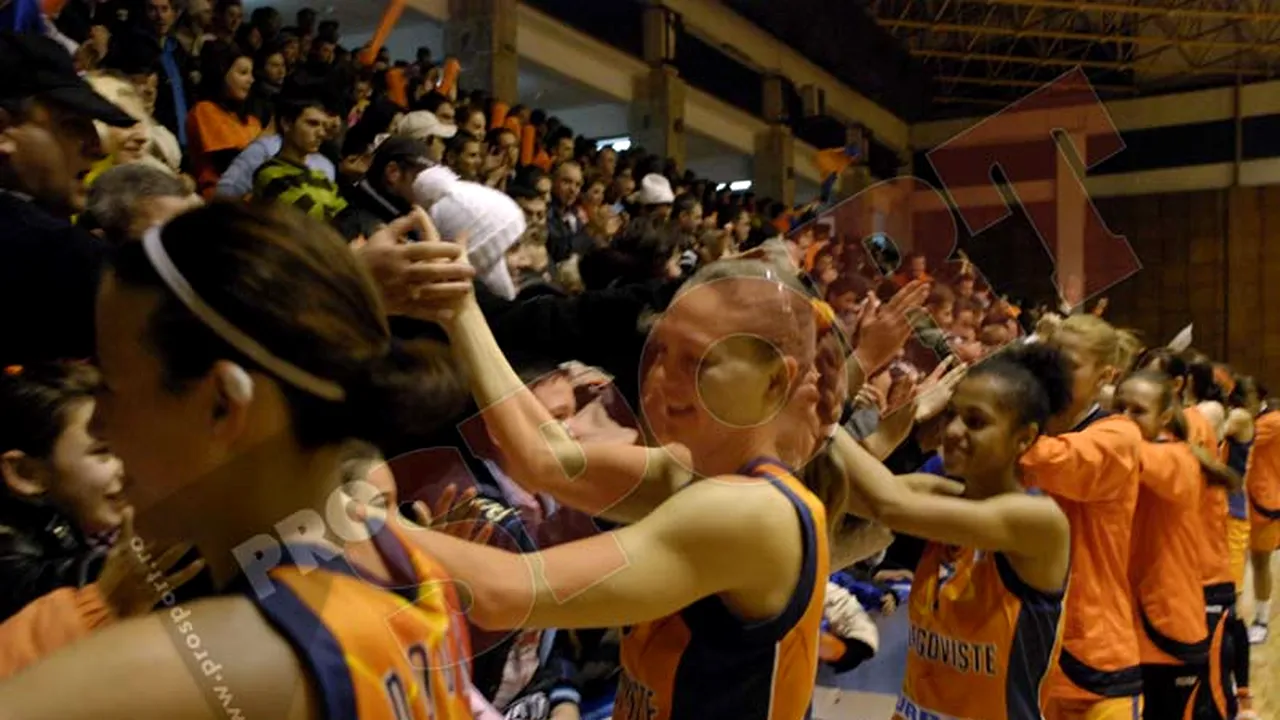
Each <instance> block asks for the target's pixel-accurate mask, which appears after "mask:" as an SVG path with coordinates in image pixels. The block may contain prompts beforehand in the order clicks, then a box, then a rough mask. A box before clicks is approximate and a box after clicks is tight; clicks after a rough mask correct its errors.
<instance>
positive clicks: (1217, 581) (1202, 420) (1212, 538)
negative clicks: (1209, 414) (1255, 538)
mask: <svg viewBox="0 0 1280 720" xmlns="http://www.w3.org/2000/svg"><path fill="white" fill-rule="evenodd" d="M1183 416H1184V417H1185V418H1186V421H1187V442H1188V443H1189V444H1191V445H1192V446H1194V447H1199V448H1203V449H1204V450H1205V452H1207V453H1209V454H1210V455H1211V456H1215V457H1216V456H1217V455H1218V454H1219V449H1218V431H1217V430H1216V429H1214V427H1213V424H1212V423H1211V422H1209V419H1208V418H1206V417H1205V415H1204V413H1203V412H1201V410H1200V408H1198V407H1194V406H1193V407H1189V408H1187V409H1186V411H1185V412H1184V413H1183ZM1201 475H1202V476H1204V477H1202V482H1204V489H1203V492H1202V493H1201V495H1200V521H1201V523H1202V524H1203V525H1204V537H1203V543H1202V545H1201V546H1200V547H1201V552H1200V575H1201V582H1202V584H1203V585H1204V587H1205V592H1206V593H1209V594H1210V595H1212V594H1213V593H1212V592H1211V589H1218V590H1219V591H1221V590H1222V589H1224V588H1225V586H1226V585H1228V584H1230V583H1231V581H1232V576H1231V547H1230V544H1229V542H1228V540H1227V518H1228V517H1230V504H1231V501H1230V499H1229V497H1228V492H1227V488H1226V487H1225V486H1223V485H1219V484H1214V483H1210V482H1206V480H1207V476H1205V475H1204V473H1201ZM1227 591H1228V592H1229V588H1228V589H1227ZM1228 602H1229V601H1228Z"/></svg>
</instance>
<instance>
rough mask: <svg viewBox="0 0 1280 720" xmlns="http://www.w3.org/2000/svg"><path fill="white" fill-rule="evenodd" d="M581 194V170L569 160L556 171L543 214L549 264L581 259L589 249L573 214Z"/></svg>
mask: <svg viewBox="0 0 1280 720" xmlns="http://www.w3.org/2000/svg"><path fill="white" fill-rule="evenodd" d="M581 193H582V166H581V165H579V164H578V163H576V162H574V161H572V160H570V161H568V162H564V163H561V165H560V166H559V167H557V168H556V171H555V176H554V179H553V180H552V187H551V205H550V207H549V208H548V210H547V253H548V254H550V256H551V261H552V262H556V263H559V262H563V261H565V260H568V259H569V256H570V255H575V254H576V255H581V254H582V253H584V252H586V251H587V250H588V249H590V248H591V246H592V242H591V238H590V237H589V236H588V235H587V234H586V233H585V229H586V224H585V223H584V222H583V221H582V218H580V217H579V216H578V213H577V211H576V207H577V202H578V196H579V195H580V194H581Z"/></svg>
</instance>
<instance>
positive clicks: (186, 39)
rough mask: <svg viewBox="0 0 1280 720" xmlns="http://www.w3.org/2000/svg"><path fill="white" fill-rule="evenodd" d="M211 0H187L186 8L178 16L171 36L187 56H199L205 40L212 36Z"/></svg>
mask: <svg viewBox="0 0 1280 720" xmlns="http://www.w3.org/2000/svg"><path fill="white" fill-rule="evenodd" d="M212 31H213V2H212V0H187V7H186V10H184V11H183V12H182V14H181V15H180V16H179V17H178V21H177V23H176V25H175V29H174V32H173V38H174V39H175V40H177V41H178V45H179V46H180V47H181V48H182V49H183V51H184V52H186V53H187V56H188V57H193V58H194V57H200V51H201V50H202V49H203V48H204V44H205V41H207V40H208V39H209V38H211V37H212Z"/></svg>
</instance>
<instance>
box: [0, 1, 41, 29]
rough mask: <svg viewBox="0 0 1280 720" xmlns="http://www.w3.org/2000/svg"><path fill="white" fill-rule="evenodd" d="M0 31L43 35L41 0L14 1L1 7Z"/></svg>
mask: <svg viewBox="0 0 1280 720" xmlns="http://www.w3.org/2000/svg"><path fill="white" fill-rule="evenodd" d="M0 30H12V31H13V32H18V33H33V34H36V35H43V34H44V33H45V27H44V11H43V10H42V9H41V7H40V0H12V2H9V3H8V4H5V5H3V6H0Z"/></svg>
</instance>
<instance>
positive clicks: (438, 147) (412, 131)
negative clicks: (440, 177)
mask: <svg viewBox="0 0 1280 720" xmlns="http://www.w3.org/2000/svg"><path fill="white" fill-rule="evenodd" d="M392 132H393V133H394V134H396V135H400V136H402V137H407V138H412V139H414V140H419V141H421V142H422V143H424V144H425V145H426V148H427V151H426V155H425V157H427V158H428V159H430V160H431V162H433V163H437V164H438V163H442V162H444V153H445V149H446V148H447V147H448V143H449V141H450V140H452V139H453V137H454V136H455V135H457V134H458V126H457V125H454V124H453V123H450V122H445V121H444V120H443V119H442V118H440V117H439V116H437V115H436V114H435V113H432V112H430V111H427V110H415V111H414V112H411V113H408V114H407V115H405V116H404V117H403V118H402V119H401V120H400V122H399V124H398V125H396V126H395V128H394V129H393V131H392Z"/></svg>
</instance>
